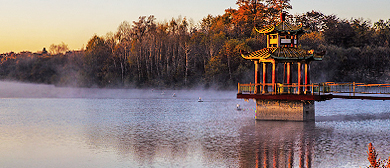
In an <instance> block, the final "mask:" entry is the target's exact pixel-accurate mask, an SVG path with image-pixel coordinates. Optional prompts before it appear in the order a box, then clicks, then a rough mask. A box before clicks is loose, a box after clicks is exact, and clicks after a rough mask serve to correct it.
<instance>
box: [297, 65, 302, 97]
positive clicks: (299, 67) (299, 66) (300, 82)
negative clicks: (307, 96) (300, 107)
mask: <svg viewBox="0 0 390 168" xmlns="http://www.w3.org/2000/svg"><path fill="white" fill-rule="evenodd" d="M301 70H302V64H301V63H300V62H298V94H301V92H302V88H301V84H302V72H301Z"/></svg>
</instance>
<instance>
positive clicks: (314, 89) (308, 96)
mask: <svg viewBox="0 0 390 168" xmlns="http://www.w3.org/2000/svg"><path fill="white" fill-rule="evenodd" d="M384 95H386V96H384ZM237 98H242V99H264V100H314V101H325V100H329V99H333V98H341V99H368V100H390V84H363V83H355V82H354V83H333V82H327V83H319V84H310V85H298V84H296V83H294V84H289V85H286V84H280V83H277V84H273V85H272V84H269V83H266V84H261V83H260V84H238V93H237Z"/></svg>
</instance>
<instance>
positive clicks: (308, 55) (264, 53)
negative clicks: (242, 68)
mask: <svg viewBox="0 0 390 168" xmlns="http://www.w3.org/2000/svg"><path fill="white" fill-rule="evenodd" d="M241 56H242V57H243V58H244V59H250V60H260V61H261V60H269V59H273V60H283V61H297V60H312V61H321V60H322V58H323V55H318V54H315V53H314V50H304V49H299V48H276V47H272V48H264V49H261V50H257V51H255V52H252V53H249V54H247V55H244V54H241Z"/></svg>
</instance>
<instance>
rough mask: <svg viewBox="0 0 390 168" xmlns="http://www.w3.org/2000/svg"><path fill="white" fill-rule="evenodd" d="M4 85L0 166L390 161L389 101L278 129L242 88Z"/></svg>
mask: <svg viewBox="0 0 390 168" xmlns="http://www.w3.org/2000/svg"><path fill="white" fill-rule="evenodd" d="M0 86H1V88H0V97H1V99H0V151H1V152H0V167H6V168H8V167H9V168H13V167H18V168H24V167H26V168H27V167H28V168H31V167H33V168H45V167H48V168H49V167H50V168H51V167H115V168H118V167H267V166H268V167H273V166H278V167H289V166H291V167H302V166H305V167H307V166H308V167H366V166H368V165H369V162H368V160H367V153H366V152H367V144H368V143H370V142H372V143H373V144H374V147H375V148H376V150H377V152H378V153H379V157H380V158H383V159H386V158H388V157H389V156H390V145H389V144H390V121H389V120H390V102H389V101H374V100H344V99H333V100H329V101H324V102H316V104H315V108H316V122H306V123H304V122H276V121H274V122H271V121H256V120H255V119H254V113H255V112H254V108H255V103H254V102H253V101H252V100H250V101H249V102H246V101H244V100H241V99H236V92H235V91H212V90H190V91H183V90H152V89H145V90H135V89H87V88H60V87H54V86H51V85H34V84H21V83H14V82H0ZM174 93H175V95H176V97H173V96H172V95H173V94H174ZM199 97H201V98H202V100H203V102H198V101H197V100H198V98H199ZM237 104H240V105H241V108H242V110H240V111H237V110H236V105H237Z"/></svg>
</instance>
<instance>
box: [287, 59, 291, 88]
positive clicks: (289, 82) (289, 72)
mask: <svg viewBox="0 0 390 168" xmlns="http://www.w3.org/2000/svg"><path fill="white" fill-rule="evenodd" d="M287 84H291V63H290V62H289V63H287Z"/></svg>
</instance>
